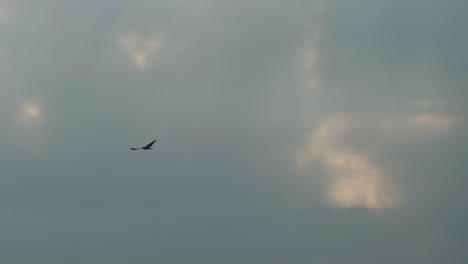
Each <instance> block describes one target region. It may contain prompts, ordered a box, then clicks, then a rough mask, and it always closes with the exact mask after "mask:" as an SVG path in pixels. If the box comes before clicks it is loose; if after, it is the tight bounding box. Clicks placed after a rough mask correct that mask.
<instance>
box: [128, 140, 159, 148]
mask: <svg viewBox="0 0 468 264" xmlns="http://www.w3.org/2000/svg"><path fill="white" fill-rule="evenodd" d="M156 140H158V139H155V140H153V141H151V142H150V143H149V144H148V145H146V146H144V147H141V148H130V149H131V150H137V149H144V150H149V149H152V148H151V146H153V144H154V142H156Z"/></svg>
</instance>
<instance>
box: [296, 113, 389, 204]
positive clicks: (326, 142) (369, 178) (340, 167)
mask: <svg viewBox="0 0 468 264" xmlns="http://www.w3.org/2000/svg"><path fill="white" fill-rule="evenodd" d="M350 129H351V126H350V123H349V121H345V120H344V119H340V118H337V119H330V120H328V121H326V122H325V123H323V124H322V125H321V126H319V128H318V129H317V130H316V131H314V132H313V133H312V134H311V136H310V142H309V143H308V145H307V146H306V147H305V148H304V149H302V150H301V151H300V154H299V156H298V160H297V162H298V163H297V165H298V167H299V168H300V169H301V170H305V168H306V166H307V164H308V163H309V162H310V161H311V160H318V161H320V162H322V163H323V164H324V165H325V166H326V167H327V168H329V169H330V171H331V172H332V177H331V178H330V179H329V182H328V187H327V188H328V190H327V191H326V198H327V200H328V201H329V202H330V203H331V204H333V205H334V206H337V207H353V206H361V207H366V208H382V207H392V206H394V205H395V204H396V198H395V197H394V195H393V193H392V192H391V190H390V189H391V188H390V185H389V183H388V182H387V181H386V178H387V177H386V175H385V174H384V172H383V171H382V170H381V169H380V168H378V167H377V165H375V164H374V163H373V162H372V161H371V160H370V159H369V158H367V157H365V156H363V155H361V154H360V153H358V152H357V151H355V150H353V149H352V148H349V147H347V146H346V144H343V143H342V142H341V138H342V133H344V132H347V131H350Z"/></svg>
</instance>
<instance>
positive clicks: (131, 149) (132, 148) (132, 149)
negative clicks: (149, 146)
mask: <svg viewBox="0 0 468 264" xmlns="http://www.w3.org/2000/svg"><path fill="white" fill-rule="evenodd" d="M130 149H131V150H137V149H138V148H130Z"/></svg>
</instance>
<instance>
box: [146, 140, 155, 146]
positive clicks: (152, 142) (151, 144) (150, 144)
mask: <svg viewBox="0 0 468 264" xmlns="http://www.w3.org/2000/svg"><path fill="white" fill-rule="evenodd" d="M156 140H157V139H155V140H153V141H151V143H149V144H148V145H146V146H145V148H151V146H153V144H154V142H156Z"/></svg>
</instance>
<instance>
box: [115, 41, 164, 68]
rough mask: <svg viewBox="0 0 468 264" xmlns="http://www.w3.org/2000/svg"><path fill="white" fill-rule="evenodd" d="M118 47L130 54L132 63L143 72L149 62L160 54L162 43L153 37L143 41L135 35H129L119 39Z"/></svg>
mask: <svg viewBox="0 0 468 264" xmlns="http://www.w3.org/2000/svg"><path fill="white" fill-rule="evenodd" d="M118 45H119V46H120V47H121V48H123V49H124V50H126V51H127V52H128V53H129V54H130V56H131V58H132V61H133V63H135V65H136V66H137V67H138V68H139V69H140V70H145V69H147V68H148V66H149V64H150V62H151V60H152V59H154V57H155V56H156V55H157V54H158V53H159V52H160V50H161V46H162V42H161V40H160V39H159V38H157V37H155V36H150V37H148V38H147V39H146V40H143V39H142V38H141V37H139V36H138V35H136V34H135V33H129V34H126V35H124V36H122V37H120V39H119V40H118Z"/></svg>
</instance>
